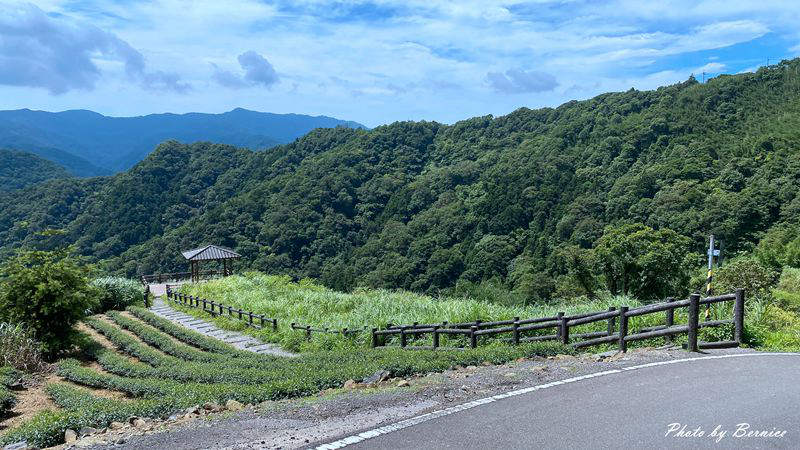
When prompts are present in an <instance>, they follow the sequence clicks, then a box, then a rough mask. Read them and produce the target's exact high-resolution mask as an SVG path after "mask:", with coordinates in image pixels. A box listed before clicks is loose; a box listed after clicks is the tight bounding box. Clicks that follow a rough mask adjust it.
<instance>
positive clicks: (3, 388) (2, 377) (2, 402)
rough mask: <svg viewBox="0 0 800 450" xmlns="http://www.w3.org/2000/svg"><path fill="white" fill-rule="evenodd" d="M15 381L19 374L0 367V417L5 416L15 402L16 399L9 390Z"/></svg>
mask: <svg viewBox="0 0 800 450" xmlns="http://www.w3.org/2000/svg"><path fill="white" fill-rule="evenodd" d="M17 379H19V373H17V372H16V371H15V370H14V369H13V368H12V367H8V366H2V365H0V417H3V416H5V415H6V414H7V413H8V411H9V410H11V408H13V407H14V405H15V404H16V402H17V397H16V396H15V395H14V393H13V392H11V390H10V389H9V386H11V384H12V383H14V382H15V381H16V380H17Z"/></svg>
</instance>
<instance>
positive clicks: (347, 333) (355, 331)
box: [290, 322, 369, 340]
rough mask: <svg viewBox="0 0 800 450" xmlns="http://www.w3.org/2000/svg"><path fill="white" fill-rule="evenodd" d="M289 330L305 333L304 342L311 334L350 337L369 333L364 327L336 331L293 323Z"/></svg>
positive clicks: (309, 338)
mask: <svg viewBox="0 0 800 450" xmlns="http://www.w3.org/2000/svg"><path fill="white" fill-rule="evenodd" d="M290 328H291V329H292V330H301V331H303V332H304V333H305V336H306V340H311V334H312V333H322V334H340V335H342V336H348V337H352V336H353V335H355V334H358V333H365V332H368V331H369V328H368V327H366V326H365V327H364V328H361V329H358V328H356V329H349V328H342V329H339V330H337V329H331V328H327V327H326V328H314V327H312V326H310V325H299V324H296V323H294V322H292V324H291V325H290Z"/></svg>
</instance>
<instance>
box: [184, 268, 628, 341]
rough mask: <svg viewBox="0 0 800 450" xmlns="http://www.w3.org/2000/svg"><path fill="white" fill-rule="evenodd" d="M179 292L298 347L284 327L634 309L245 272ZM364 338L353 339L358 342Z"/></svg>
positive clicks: (617, 301) (619, 301) (607, 302)
mask: <svg viewBox="0 0 800 450" xmlns="http://www.w3.org/2000/svg"><path fill="white" fill-rule="evenodd" d="M181 290H182V292H184V293H186V294H191V295H194V296H199V297H201V298H207V299H209V300H214V301H219V302H222V303H225V304H227V305H231V306H234V307H236V308H242V309H245V310H249V311H253V312H255V313H258V314H265V315H266V316H268V317H272V318H277V319H278V322H279V323H280V324H281V328H280V331H279V333H278V334H277V335H276V334H273V333H262V336H261V337H263V338H265V339H268V340H270V341H272V342H280V343H281V344H282V345H284V347H286V348H290V349H298V348H299V346H300V342H299V340H300V339H301V338H302V333H301V332H298V331H291V330H289V329H288V325H289V323H292V322H295V323H298V324H301V325H310V326H312V327H315V328H321V327H329V328H331V329H332V330H340V329H342V328H348V329H359V328H363V327H364V326H367V327H370V328H371V327H383V326H385V325H386V324H387V323H394V324H410V323H413V322H419V323H440V322H442V321H447V322H450V323H456V322H471V321H474V320H483V321H491V320H505V319H511V318H513V317H515V316H519V317H522V318H528V317H543V316H549V315H555V314H556V313H558V312H559V311H563V312H565V313H567V314H573V313H578V312H585V311H602V310H605V309H607V308H608V307H609V306H620V305H628V306H631V307H635V306H639V305H640V303H639V302H638V301H636V300H634V299H631V298H627V297H609V298H604V299H600V300H595V301H586V302H583V303H575V302H571V303H564V304H548V305H537V306H505V305H499V304H494V303H489V302H485V301H478V300H474V299H469V298H434V297H430V296H426V295H420V294H415V293H411V292H404V291H388V290H363V289H362V290H357V291H355V292H353V293H349V294H345V293H341V292H336V291H333V290H330V289H328V288H325V287H323V286H320V285H317V284H314V283H313V282H311V281H308V280H302V281H300V282H299V283H295V282H292V281H291V280H290V279H289V277H286V276H273V275H265V274H261V273H257V272H248V273H245V274H244V275H237V276H231V277H227V278H224V279H219V280H213V281H209V282H206V283H199V284H191V285H184V286H183V287H182V288H181ZM364 339H365V338H364V337H360V338H356V340H357V341H359V343H363V342H361V341H363V340H364ZM315 341H316V342H317V344H319V345H318V347H319V346H322V347H326V348H330V347H331V346H335V344H336V343H339V342H341V341H342V340H341V339H338V338H337V339H326V338H325V337H323V336H319V337H315Z"/></svg>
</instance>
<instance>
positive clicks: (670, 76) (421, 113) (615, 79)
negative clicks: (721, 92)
mask: <svg viewBox="0 0 800 450" xmlns="http://www.w3.org/2000/svg"><path fill="white" fill-rule="evenodd" d="M0 2H2V0H0ZM37 4H38V5H39V7H40V8H41V9H42V10H44V11H45V12H47V13H48V17H49V20H51V21H53V22H55V23H61V22H63V23H84V24H85V23H89V22H91V23H92V24H94V26H95V27H96V28H97V29H98V30H101V32H102V33H108V34H109V35H111V36H114V37H116V38H117V39H118V40H119V41H121V42H124V43H127V44H128V45H129V46H130V47H131V48H132V49H135V51H136V52H138V53H139V54H140V56H141V57H142V58H143V60H144V59H146V62H147V69H146V70H145V72H146V73H147V74H148V76H140V77H139V78H138V82H137V84H135V85H131V83H130V81H129V79H128V77H127V75H126V70H125V59H124V58H123V57H120V56H119V55H117V54H116V53H115V52H113V51H111V50H107V49H108V48H107V47H103V49H106V50H107V51H106V52H105V53H104V52H100V51H96V50H95V51H93V52H91V56H90V57H89V61H90V62H91V63H92V64H94V66H95V68H96V69H97V70H96V71H94V72H92V71H88V72H86V73H87V74H88V75H87V77H88V78H86V80H90V81H91V83H88V82H86V81H82V83H83V84H81V85H83V86H88V85H92V86H94V89H95V91H94V92H93V93H91V94H89V95H83V96H73V95H72V94H71V91H70V92H67V93H65V94H62V95H61V96H60V97H51V96H47V95H39V94H36V95H32V94H31V91H30V89H26V88H24V87H15V88H9V87H6V88H0V98H4V99H5V103H4V104H5V105H6V106H7V107H22V106H27V107H39V108H43V109H65V108H75V107H83V108H91V109H96V110H100V111H101V112H114V113H123V114H136V113H149V112H156V111H158V110H172V111H174V112H184V111H190V110H201V111H221V110H227V109H231V108H233V107H237V106H242V107H248V108H252V109H259V110H269V111H275V112H298V113H312V114H327V115H333V116H338V117H343V118H348V119H354V120H360V121H363V122H365V123H367V124H368V125H377V124H380V123H382V122H386V121H392V120H400V119H435V120H442V121H453V120H456V119H459V118H466V117H469V116H473V115H482V114H486V113H493V114H502V113H507V112H509V111H511V110H513V109H515V108H516V107H519V106H529V107H538V106H543V105H549V106H553V105H557V104H559V103H561V102H563V101H566V100H569V99H571V98H572V97H575V96H578V97H584V98H585V97H588V96H592V95H595V94H598V93H600V92H603V91H606V90H622V89H627V88H629V87H631V86H635V87H636V88H637V89H645V88H648V87H656V86H657V85H658V84H655V83H662V82H663V83H672V82H676V81H681V80H685V79H686V78H687V77H688V75H689V73H691V72H693V71H694V72H695V73H699V72H702V70H699V71H698V70H697V69H698V67H696V66H698V65H700V64H704V63H705V62H706V61H708V59H704V60H700V61H701V62H698V61H697V60H694V61H693V62H685V63H683V62H679V61H680V59H681V55H683V54H690V53H692V52H698V51H708V50H713V49H720V48H724V47H726V46H730V45H734V44H741V43H744V42H748V41H750V40H753V39H755V38H759V37H765V36H770V35H771V34H774V35H776V36H781V37H785V38H786V39H792V41H793V42H798V41H800V35H798V32H797V29H798V26H797V25H798V24H800V8H797V7H796V5H794V4H793V2H778V1H772V0H761V1H759V2H746V1H742V0H725V1H722V0H713V1H712V0H705V1H690V0H680V1H676V2H671V4H670V5H666V4H662V3H661V2H641V1H638V0H617V1H610V2H605V3H602V4H601V3H598V2H587V1H574V2H563V1H561V0H553V1H537V2H523V1H519V0H499V1H492V2H486V1H483V0H464V1H459V2H452V1H444V0H406V1H400V0H374V1H371V2H370V1H365V0H353V1H344V2H337V3H336V4H335V5H334V4H331V2H326V1H321V0H294V1H291V0H277V1H273V2H269V4H268V3H267V2H263V1H260V0H226V1H224V2H190V1H188V0H151V1H141V2H124V3H123V2H120V3H117V2H106V1H101V0H83V1H81V2H74V1H73V0H42V1H39V2H37ZM0 5H3V3H0ZM4 10H5V8H4V7H3V6H0V13H2V12H4ZM0 21H2V19H0ZM768 33H771V34H768ZM3 39H5V37H4V36H2V35H0V42H2V41H3ZM0 45H2V44H0ZM798 47H800V46H798ZM248 49H253V50H254V51H255V52H258V56H260V57H261V58H262V59H263V61H261V60H260V59H257V58H253V59H252V63H253V65H251V66H249V67H250V69H248V68H246V67H244V66H245V65H244V64H242V63H241V62H240V61H238V58H237V55H241V54H242V52H243V51H245V50H248ZM791 51H793V52H800V48H794V49H792V50H791ZM261 55H264V56H261ZM776 56H777V55H776ZM667 60H670V61H672V62H670V63H668V64H667V63H665V61H667ZM248 61H249V60H248ZM676 61H678V62H676ZM713 62H714V63H718V64H723V65H725V67H720V66H711V65H708V67H707V68H708V69H709V70H707V72H710V73H711V72H714V73H716V72H719V71H723V70H733V71H735V70H738V69H739V67H738V66H735V65H732V64H729V61H726V60H725V59H724V58H722V59H720V60H716V61H713ZM748 64H750V63H748ZM209 65H211V69H210V70H209ZM521 68H524V69H521ZM700 69H702V68H700ZM159 71H160V72H159ZM159 73H160V74H161V75H159ZM548 74H549V75H548ZM278 75H279V76H280V80H278ZM25 79H30V77H25ZM334 79H337V80H346V82H336V81H333V80H334ZM78 80H79V81H80V79H78ZM87 83H88V84H87ZM170 83H172V84H176V83H177V84H179V85H180V84H181V83H182V85H187V84H191V85H192V86H194V87H195V89H194V90H193V91H192V95H191V96H178V95H174V94H172V93H163V92H162V93H153V92H151V90H152V89H153V88H156V87H160V88H161V89H164V88H168V86H170ZM148 86H149V88H148ZM255 86H258V87H269V88H270V89H255V88H254V87H255ZM73 88H74V87H73ZM242 88H246V89H242ZM497 92H503V93H504V95H500V96H498V95H496V93H497ZM532 93H534V94H536V95H535V98H532V96H531V94H532ZM355 96H358V97H357V99H356V98H355Z"/></svg>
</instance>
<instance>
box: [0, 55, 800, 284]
mask: <svg viewBox="0 0 800 450" xmlns="http://www.w3.org/2000/svg"><path fill="white" fill-rule="evenodd" d="M795 69H800V60H792V61H787V62H784V63H781V64H780V65H776V66H772V67H770V68H765V69H761V70H759V71H758V72H757V73H747V74H741V75H732V76H720V77H717V78H714V79H711V80H710V81H708V82H707V83H704V84H701V83H698V82H697V80H694V79H693V78H690V79H689V80H687V81H685V82H683V83H677V84H674V85H671V86H664V87H660V88H658V89H656V90H651V91H636V90H629V91H626V92H615V93H607V94H602V95H600V96H597V97H595V98H593V99H589V100H583V101H573V102H568V103H565V104H563V105H561V106H559V107H557V108H542V109H535V110H534V109H528V108H520V109H518V110H516V111H514V112H513V113H511V114H508V115H505V116H500V117H492V116H483V117H475V118H471V119H467V120H464V121H460V122H457V123H455V124H453V125H443V124H439V123H436V122H410V121H408V122H396V123H393V124H388V125H382V126H380V127H377V128H374V129H372V130H360V129H350V128H342V127H340V128H329V129H316V130H314V131H312V132H310V133H308V134H306V135H304V136H303V137H302V138H299V139H297V140H295V141H293V142H291V143H289V144H286V145H281V146H277V147H274V148H272V149H271V150H270V151H269V152H251V151H245V150H242V149H238V148H235V147H231V146H226V145H219V144H211V143H196V144H181V143H179V142H176V141H170V142H166V143H163V144H161V145H160V146H159V147H158V149H157V151H155V152H154V153H153V154H151V155H150V156H149V157H148V158H146V159H145V160H143V161H142V162H140V163H139V164H137V165H136V166H135V167H134V168H133V169H131V170H130V171H127V172H124V173H121V174H118V175H115V176H113V177H105V178H99V179H92V180H54V181H49V182H45V183H42V184H39V185H37V186H33V187H30V188H27V189H26V190H25V191H24V192H25V195H26V196H27V197H28V198H30V199H31V201H30V202H27V203H25V204H19V203H18V202H14V201H13V199H11V198H9V197H7V196H6V197H4V196H2V195H0V254H6V253H8V252H10V251H13V249H14V248H18V247H20V246H23V245H38V244H42V243H43V242H44V240H43V238H40V237H37V236H36V234H35V231H38V230H42V229H46V228H63V229H65V230H66V233H65V234H64V235H63V238H62V239H63V243H72V242H76V243H77V248H78V250H79V251H80V252H81V253H82V254H84V255H86V256H87V257H89V258H90V259H92V260H94V261H96V262H98V263H101V264H103V265H104V266H105V267H106V268H107V269H108V270H111V271H115V272H118V273H122V274H126V275H129V276H133V275H136V274H141V273H152V272H158V271H175V270H182V269H185V267H184V266H185V261H183V260H182V259H181V256H180V251H181V250H185V249H187V248H194V247H196V246H197V245H198V244H199V243H203V242H205V243H215V244H218V245H223V246H227V247H230V248H232V249H234V250H235V251H237V252H238V253H240V254H242V255H243V258H242V260H241V261H240V262H239V264H240V267H239V269H245V268H253V269H258V270H262V271H265V272H270V273H283V274H289V275H292V276H295V277H298V278H303V277H310V278H316V279H319V280H320V281H321V282H322V283H324V284H326V285H327V286H329V287H333V288H336V289H341V290H348V289H352V288H355V287H358V286H368V287H379V288H401V289H408V290H413V291H426V292H430V293H436V292H440V290H443V289H450V288H453V287H454V286H460V285H462V284H465V283H466V284H469V283H483V282H486V283H494V284H497V285H503V286H506V287H507V288H508V289H510V290H513V291H514V292H523V293H524V295H525V296H526V298H531V299H541V298H545V299H546V298H550V297H549V296H552V295H554V293H556V294H557V293H558V292H559V289H567V288H568V289H571V290H572V294H574V295H571V296H572V297H574V296H575V295H579V294H580V292H574V290H575V289H576V286H580V283H577V282H575V281H574V279H572V280H571V277H572V278H574V277H576V276H579V275H580V274H579V273H576V272H575V270H576V268H575V267H574V266H573V265H572V264H573V262H574V261H581V258H582V256H581V255H583V254H584V253H583V252H584V251H585V250H587V249H591V248H592V247H593V245H595V243H596V242H597V240H598V238H599V237H601V236H602V235H603V233H604V230H605V229H606V227H607V226H617V225H620V224H627V223H642V224H645V225H647V226H649V227H652V228H655V229H662V228H669V229H672V230H674V231H675V232H677V233H678V234H680V235H683V236H686V237H688V238H689V239H688V241H689V242H691V243H692V246H693V251H695V252H698V253H700V252H701V251H702V250H703V248H704V246H705V245H706V238H707V235H708V234H710V233H713V234H715V235H716V236H717V237H718V238H719V239H721V240H723V241H725V248H726V252H727V253H728V254H729V255H733V254H736V252H739V251H747V250H751V249H753V248H754V247H755V246H756V245H757V244H758V242H759V241H761V240H763V239H767V238H770V236H771V237H772V238H774V239H778V238H775V236H782V235H781V233H784V232H786V233H789V234H791V233H795V234H797V227H796V225H794V224H795V223H798V222H800V183H797V180H799V179H800V158H797V156H798V153H800V76H798V75H797V74H796V72H795ZM51 205H57V206H56V207H53V206H51ZM786 230H789V231H786ZM781 239H782V238H781ZM51 244H52V243H51ZM571 261H572V262H571ZM586 264H588V263H586ZM570 280H571V281H570Z"/></svg>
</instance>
